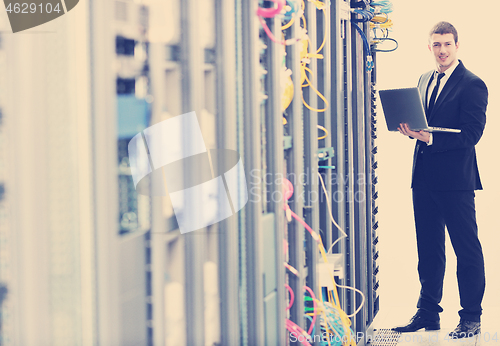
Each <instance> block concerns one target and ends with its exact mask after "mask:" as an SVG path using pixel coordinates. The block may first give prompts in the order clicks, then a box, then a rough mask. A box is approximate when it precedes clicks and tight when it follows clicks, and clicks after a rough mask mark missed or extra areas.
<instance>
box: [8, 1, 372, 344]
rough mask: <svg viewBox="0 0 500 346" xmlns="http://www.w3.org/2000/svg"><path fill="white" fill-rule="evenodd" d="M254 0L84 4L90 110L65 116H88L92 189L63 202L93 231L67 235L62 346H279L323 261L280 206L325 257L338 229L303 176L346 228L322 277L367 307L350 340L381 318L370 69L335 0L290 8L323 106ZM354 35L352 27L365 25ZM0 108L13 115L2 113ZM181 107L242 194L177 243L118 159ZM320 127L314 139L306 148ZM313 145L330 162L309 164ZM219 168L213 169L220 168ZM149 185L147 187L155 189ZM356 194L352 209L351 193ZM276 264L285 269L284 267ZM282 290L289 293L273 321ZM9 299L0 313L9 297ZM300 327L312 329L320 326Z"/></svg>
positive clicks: (164, 217) (164, 207) (349, 306)
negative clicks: (73, 284) (69, 286)
mask: <svg viewBox="0 0 500 346" xmlns="http://www.w3.org/2000/svg"><path fill="white" fill-rule="evenodd" d="M269 5H272V3H271V4H269V3H268V2H264V1H246V0H213V1H201V0H185V1H181V0H168V1H164V0H157V1H154V0H149V1H144V2H143V3H142V4H138V2H134V1H125V0H117V1H94V0H92V1H88V4H86V5H85V6H87V7H85V12H84V14H83V15H82V18H84V20H83V22H85V23H86V24H85V26H84V28H85V30H84V32H85V33H86V35H87V36H85V37H84V38H85V39H86V40H85V42H88V47H84V48H83V50H84V51H85V55H86V57H87V59H88V61H87V62H86V63H85V66H87V68H88V72H89V76H88V80H87V83H88V84H84V86H83V87H82V88H83V89H85V90H84V92H85V93H86V94H87V97H88V100H89V101H90V102H89V104H90V105H91V106H90V109H88V110H83V111H80V112H81V114H84V116H83V119H86V120H85V121H87V122H88V123H86V126H88V127H89V130H88V132H87V136H88V137H89V138H88V143H87V145H88V149H87V150H89V151H91V153H90V154H89V153H87V155H88V157H87V159H86V161H85V162H84V163H83V164H82V165H81V166H79V167H82V166H83V167H86V166H89V167H90V169H91V172H90V174H89V176H88V177H85V178H84V182H83V183H82V182H80V184H81V185H82V186H88V187H91V189H89V190H90V191H91V192H88V195H86V194H85V193H84V192H83V191H84V190H85V188H84V187H80V192H79V193H81V194H82V196H83V197H79V198H81V200H82V201H85V203H82V204H85V205H86V207H85V208H87V209H86V213H87V214H86V215H87V216H89V217H88V221H87V223H88V228H89V229H92V232H89V233H85V234H86V235H83V233H84V232H83V231H82V235H81V240H82V243H81V244H80V245H81V246H82V248H83V249H84V251H83V252H82V253H83V254H82V257H81V263H82V264H81V268H83V269H82V278H84V279H85V280H83V281H85V282H84V284H83V285H84V288H83V289H82V293H81V297H80V298H81V300H82V302H84V303H85V304H87V306H89V307H90V308H88V309H86V310H84V314H83V317H82V321H77V323H76V324H75V326H76V327H75V329H76V330H77V331H78V332H77V333H75V335H77V336H75V338H78V341H77V342H75V344H79V343H81V344H106V345H108V344H109V345H113V344H117V343H118V344H123V345H125V344H130V345H134V344H137V345H139V344H140V345H144V344H147V345H160V344H165V345H170V344H175V345H183V344H185V345H217V344H220V345H235V344H241V345H254V344H258V345H287V344H293V343H294V342H292V341H291V340H290V335H289V334H288V332H287V331H286V329H285V323H284V321H285V319H289V320H290V321H293V322H295V323H296V324H297V325H298V326H300V327H301V328H303V329H306V328H307V327H308V326H309V322H307V320H306V319H304V310H305V307H306V305H307V304H306V303H305V302H304V300H303V299H299V298H302V292H303V287H304V286H305V285H307V286H308V287H310V288H312V289H313V291H314V292H320V291H321V285H320V284H319V278H318V272H317V267H318V264H319V263H321V259H320V256H319V255H318V251H317V249H316V244H315V242H314V241H313V239H312V238H311V236H310V235H309V234H308V233H307V231H306V229H305V228H304V226H303V225H301V224H300V223H297V222H295V221H292V222H289V221H288V220H287V212H285V205H286V204H287V205H288V206H289V207H290V209H291V210H293V211H294V212H295V213H296V215H297V216H298V217H299V218H302V219H304V220H305V221H306V222H307V223H308V224H309V225H310V226H311V227H312V228H313V229H314V230H315V231H316V232H317V233H318V234H320V235H321V237H322V240H323V243H324V246H325V248H327V249H329V248H330V246H331V245H332V244H333V243H334V242H335V241H336V240H337V239H338V238H339V237H341V236H342V232H340V231H339V230H338V229H337V228H336V227H335V226H333V225H332V223H331V222H330V220H329V210H328V209H329V208H328V205H327V204H326V203H325V195H324V194H323V192H322V189H321V186H320V183H319V180H318V177H317V173H318V172H319V173H320V174H321V176H322V177H323V179H324V180H325V181H326V182H327V186H326V189H327V195H328V197H329V198H330V199H331V200H332V202H333V210H332V212H333V215H334V218H335V219H336V220H337V222H338V224H339V225H340V227H341V228H342V229H344V230H345V231H346V232H347V234H348V237H347V238H346V239H343V240H342V241H340V242H338V243H337V244H338V245H337V246H336V247H334V248H333V251H334V252H337V253H338V254H341V256H342V260H341V266H340V268H337V269H338V270H336V273H338V278H337V282H338V283H340V284H343V285H347V286H353V287H356V288H358V289H359V290H361V291H362V292H363V293H364V294H365V296H366V302H365V305H364V306H363V307H362V308H361V310H360V312H359V313H358V314H356V316H354V317H352V318H351V321H352V328H353V331H354V333H356V332H364V331H366V330H367V328H369V326H370V323H371V322H372V321H373V318H374V317H375V315H376V313H377V311H378V307H379V303H378V295H377V287H378V285H379V282H378V278H377V272H378V267H377V262H376V257H377V256H378V252H377V248H376V243H377V239H378V238H377V227H378V224H377V220H376V213H377V205H376V197H377V191H376V174H375V169H376V159H375V154H376V146H375V144H376V143H375V139H376V114H375V110H374V88H375V84H376V78H375V75H376V73H375V70H373V71H371V72H367V71H366V68H365V59H366V56H365V53H364V52H363V46H362V41H361V38H360V37H359V35H358V34H357V32H356V31H355V30H354V28H353V27H352V25H351V19H352V18H353V16H355V14H353V13H352V12H351V7H350V2H348V1H344V0H336V1H331V3H329V4H326V3H325V7H324V8H323V7H321V6H318V4H317V3H315V2H312V1H306V2H305V9H304V10H305V12H304V18H305V20H306V22H307V32H308V36H309V48H308V49H309V51H310V52H316V51H317V50H318V49H319V48H320V47H321V51H320V53H318V54H321V55H322V57H321V58H319V57H313V58H309V60H310V61H309V62H308V63H307V67H308V69H310V71H311V75H310V78H311V82H310V83H311V85H312V86H314V87H315V88H316V89H317V91H318V92H319V93H321V94H322V95H323V96H324V100H323V99H321V98H320V97H318V94H317V93H316V92H315V91H314V90H313V89H312V88H311V87H302V85H301V84H302V83H303V82H301V77H302V69H303V66H302V65H301V64H302V62H303V59H304V56H303V49H302V48H303V47H302V46H301V45H300V44H299V43H297V44H292V45H287V46H283V45H281V44H279V43H276V42H273V40H271V39H270V38H269V36H268V35H267V33H266V32H265V31H264V30H263V28H262V25H261V24H260V23H259V21H258V19H257V16H256V13H257V9H258V8H259V7H261V8H265V6H269ZM80 6H81V5H80ZM109 13H113V15H114V18H113V20H110V19H109V15H108V14H109ZM79 23H81V22H79ZM265 23H266V25H267V26H268V27H269V30H270V31H271V32H272V33H273V34H274V37H275V38H277V39H278V40H279V39H280V37H281V36H280V35H281V33H282V32H284V33H285V35H286V36H285V37H286V38H294V37H299V36H300V35H302V34H303V29H302V27H303V23H301V21H300V20H296V21H295V23H294V24H293V25H291V26H290V28H288V29H286V30H284V31H283V30H282V28H281V27H282V25H283V23H282V22H281V20H280V19H279V18H276V17H274V18H267V19H265ZM363 30H364V32H365V33H368V31H369V27H368V25H366V24H364V26H363ZM87 40H88V41H87ZM323 42H324V44H323ZM2 44H3V42H2ZM0 54H2V52H1V50H0ZM136 55H140V56H141V58H139V57H138V56H136ZM113 66H121V68H118V69H113ZM17 68H19V66H17ZM290 72H291V79H292V81H293V94H294V97H293V99H292V100H291V103H290V105H289V106H288V107H286V109H283V106H282V102H281V101H282V94H283V90H282V86H281V83H282V80H283V79H284V76H286V74H287V73H290ZM312 76H314V77H312ZM141 90H142V91H141ZM302 94H303V95H304V101H305V102H306V103H307V104H308V105H309V106H310V108H312V109H318V108H319V109H323V108H324V111H314V110H311V109H310V108H308V107H305V106H304V104H303V101H302V98H301V95H302ZM2 101H3V102H5V100H2V99H0V110H2V109H3V108H2V104H1V102H2ZM327 104H328V106H327ZM5 109H6V112H7V113H9V114H11V113H12V109H13V108H12V105H8V106H7V107H5ZM190 111H196V114H197V116H198V120H199V122H200V124H202V129H203V135H204V138H205V139H206V141H207V143H208V144H207V146H208V147H211V148H226V149H233V150H236V151H238V152H239V154H240V155H241V156H242V157H243V159H244V166H245V170H246V178H247V182H248V186H247V187H248V192H249V197H250V200H249V202H248V204H247V205H246V207H245V208H244V209H243V210H242V211H240V212H239V213H238V215H236V216H233V217H230V218H228V219H226V220H224V221H222V222H220V223H218V224H216V225H212V226H209V227H206V228H205V229H202V230H199V231H195V232H192V233H190V234H180V233H179V229H178V228H179V227H178V224H177V221H176V217H175V215H174V213H173V211H172V206H171V203H170V201H169V199H168V197H161V198H159V197H149V196H141V195H139V194H137V193H136V191H135V189H134V188H133V183H132V180H131V176H130V170H129V167H128V166H127V165H128V162H127V154H128V153H127V150H126V149H127V144H128V141H129V140H130V138H131V137H133V135H134V134H135V133H138V132H140V131H142V130H144V129H145V128H146V127H149V126H152V125H154V124H156V123H158V122H160V121H162V120H165V119H168V118H170V117H173V116H176V115H180V114H183V113H187V112H190ZM283 117H284V118H285V119H286V121H287V124H285V125H284V124H283ZM79 121H81V122H85V121H83V120H79ZM318 125H320V126H322V127H324V128H325V129H326V130H327V131H328V132H329V136H327V137H326V138H324V139H321V140H318V127H317V126H318ZM0 126H1V125H0ZM0 131H1V128H0ZM1 135H2V134H1V133H0V136H1ZM0 139H1V138H0ZM81 145H82V146H85V144H81ZM325 152H326V153H328V154H327V155H328V160H324V161H319V156H320V155H324V153H325ZM332 153H333V156H332ZM0 155H1V153H0ZM218 164H219V165H220V168H222V167H225V165H224V160H223V158H219V160H218ZM319 166H324V167H327V166H329V168H319ZM185 174H186V175H187V176H190V175H195V174H196V172H195V171H194V170H189V169H186V172H185ZM302 175H303V176H305V177H306V180H305V181H304V183H303V182H302V181H300V180H299V179H300V177H301V176H302ZM360 175H363V176H364V177H365V179H364V180H363V181H361V180H359V179H358V177H359V176H360ZM283 176H284V177H289V178H290V180H292V179H291V178H292V177H295V178H296V180H293V181H292V183H293V187H294V195H293V197H292V198H291V199H290V200H289V201H288V202H287V201H285V200H283V198H275V196H282V193H283V184H282V180H280V179H279V178H280V177H283ZM0 177H2V176H1V175H0ZM268 177H270V178H268ZM328 182H329V183H328ZM0 183H2V181H1V180H0ZM6 186H7V187H6V191H8V185H7V184H6ZM150 188H151V189H152V190H154V189H156V188H158V186H155V182H153V183H152V184H151V186H150ZM241 193H243V192H242V191H241ZM362 194H364V195H365V197H366V198H364V199H362V200H359V199H356V196H360V195H362ZM6 195H7V196H8V194H6ZM338 196H342V197H338ZM0 198H1V190H0ZM0 203H2V201H1V200H0ZM80 219H84V216H83V214H82V215H81V216H80ZM0 222H1V220H0ZM5 234H7V233H6V232H5V231H4V233H2V234H0V236H5ZM88 234H90V235H88ZM284 239H285V240H286V243H287V246H286V248H287V251H286V253H285V251H283V247H284V246H283V243H284V241H283V240H284ZM0 246H3V245H2V244H0ZM2 253H4V252H3V251H2ZM9 260H10V259H9ZM0 261H2V264H3V263H6V262H5V260H4V259H0ZM285 261H286V262H288V263H289V264H290V265H291V266H293V267H294V268H296V269H297V272H298V274H299V275H298V276H297V275H293V274H291V272H289V271H287V270H286V269H285V267H284V266H283V263H284V262H285ZM0 268H3V267H0ZM342 272H343V275H342ZM4 273H6V271H4ZM2 275H4V274H2V272H0V279H4V276H2ZM7 284H8V283H7ZM285 284H288V285H289V286H290V288H291V289H292V290H293V291H294V292H295V293H296V297H297V299H296V300H295V302H294V304H293V305H292V307H291V308H290V310H288V311H287V310H286V307H287V305H288V302H289V300H288V295H287V292H286V290H285V288H284V287H285ZM7 297H8V298H7V300H5V302H6V303H5V304H7V306H8V307H10V306H11V305H9V304H12V302H13V301H14V300H10V301H9V300H8V299H10V298H9V296H7ZM340 297H341V305H342V307H343V308H344V310H345V311H346V313H347V314H353V313H354V312H355V311H356V310H357V309H358V308H359V307H360V304H361V300H360V297H359V295H358V294H357V293H354V292H352V291H344V290H340ZM223 302H224V303H223ZM5 304H4V306H6V305H5ZM82 304H83V303H82ZM4 311H7V310H4ZM115 316H120V318H114V317H115ZM21 320H22V319H21ZM9 323H11V322H10V321H9ZM4 325H6V324H5V323H4ZM11 325H12V323H11V324H9V328H11V327H10V326H11ZM18 328H19V327H18ZM0 332H1V331H0ZM78 333H80V334H81V338H80V337H79V336H78ZM316 334H317V335H320V334H321V326H320V322H319V319H318V320H317V322H316ZM9 335H10V334H9ZM48 338H49V337H48ZM70 338H71V336H70ZM314 344H316V345H317V344H319V341H317V339H316V340H315V342H314Z"/></svg>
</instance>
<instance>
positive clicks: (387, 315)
mask: <svg viewBox="0 0 500 346" xmlns="http://www.w3.org/2000/svg"><path fill="white" fill-rule="evenodd" d="M493 308H494V309H491V310H496V311H499V309H500V308H499V307H496V308H495V307H493ZM391 310H392V311H391ZM399 310H400V309H398V308H394V307H393V308H392V309H390V308H388V309H386V310H384V311H381V312H380V314H379V315H378V316H377V318H376V320H375V322H374V328H375V332H374V335H373V336H371V337H372V340H373V341H372V342H371V345H373V346H389V345H396V344H397V345H398V346H429V345H432V346H477V345H483V346H487V345H492V346H495V345H500V317H498V316H494V315H493V316H491V315H490V314H486V313H485V314H484V315H483V321H482V325H481V331H482V332H481V334H480V335H477V336H475V337H473V338H464V339H457V340H453V339H451V338H450V337H449V336H448V333H449V332H450V331H452V330H453V329H455V327H456V325H457V323H458V317H457V318H455V316H453V314H442V316H441V330H439V331H424V330H421V331H418V332H415V333H404V334H400V335H399V337H398V342H397V343H390V342H387V341H391V340H393V339H394V338H391V334H390V333H388V332H386V331H385V330H384V329H390V328H392V327H394V326H397V325H402V324H406V322H408V320H409V319H410V318H411V316H412V315H413V311H410V312H409V314H408V313H405V314H402V313H398V314H396V311H399ZM399 312H400V311H399ZM403 315H404V318H399V316H403ZM369 337H370V336H367V338H369Z"/></svg>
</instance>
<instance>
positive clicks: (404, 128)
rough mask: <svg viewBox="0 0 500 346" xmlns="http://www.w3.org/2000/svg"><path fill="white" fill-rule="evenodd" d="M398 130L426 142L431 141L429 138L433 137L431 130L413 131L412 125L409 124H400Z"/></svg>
mask: <svg viewBox="0 0 500 346" xmlns="http://www.w3.org/2000/svg"><path fill="white" fill-rule="evenodd" d="M398 130H399V132H401V134H403V135H405V136H408V137H412V138H415V139H418V140H420V141H422V142H425V143H429V140H430V138H431V135H430V133H429V132H427V131H424V130H420V131H412V130H410V127H409V126H408V124H399V127H398Z"/></svg>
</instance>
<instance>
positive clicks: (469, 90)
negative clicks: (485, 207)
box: [412, 61, 488, 191]
mask: <svg viewBox="0 0 500 346" xmlns="http://www.w3.org/2000/svg"><path fill="white" fill-rule="evenodd" d="M432 73H434V71H429V72H427V73H425V74H423V75H422V76H421V77H420V80H419V82H418V88H419V89H420V93H421V95H422V103H423V104H424V107H425V104H426V103H425V100H424V99H425V95H426V94H427V86H428V84H429V80H430V78H431V76H432ZM430 92H432V90H429V93H430ZM487 104H488V89H487V88H486V84H484V82H483V81H482V80H481V79H480V78H479V77H477V76H476V75H474V74H473V73H472V72H470V71H469V70H467V69H466V68H465V66H464V65H463V63H462V62H461V61H460V62H459V65H458V66H457V67H456V69H455V71H453V73H452V74H451V76H450V78H449V79H448V81H447V82H446V84H445V86H444V88H443V90H442V91H441V93H440V94H439V96H438V98H437V100H436V103H435V105H434V108H433V109H432V114H429V115H428V122H429V126H437V127H448V128H455V129H461V130H462V132H461V133H443V132H434V133H433V144H432V145H431V146H428V145H427V144H426V143H424V142H421V141H417V144H416V146H415V154H414V157H413V172H412V187H414V181H415V165H416V162H417V158H418V159H419V162H418V164H419V170H418V172H417V174H423V175H424V177H418V178H424V179H425V181H426V182H427V186H428V187H429V188H430V189H431V190H443V191H444V190H481V189H482V185H481V180H480V178H479V171H478V168H477V160H476V150H475V145H476V144H477V142H479V139H480V138H481V136H482V134H483V130H484V126H485V124H486V106H487ZM419 151H420V152H421V153H420V154H419ZM420 165H421V166H420Z"/></svg>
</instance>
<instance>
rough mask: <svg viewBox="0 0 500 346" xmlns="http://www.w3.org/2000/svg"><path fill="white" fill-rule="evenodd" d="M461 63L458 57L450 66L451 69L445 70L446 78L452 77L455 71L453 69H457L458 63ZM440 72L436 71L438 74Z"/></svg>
mask: <svg viewBox="0 0 500 346" xmlns="http://www.w3.org/2000/svg"><path fill="white" fill-rule="evenodd" d="M459 63H460V61H459V60H458V59H457V61H455V62H454V63H453V65H451V66H450V68H449V69H447V70H446V71H444V77H443V78H444V79H448V78H450V76H451V74H452V73H453V71H455V69H456V68H457V66H458V64H459ZM438 74H439V72H438V71H436V75H438Z"/></svg>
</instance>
